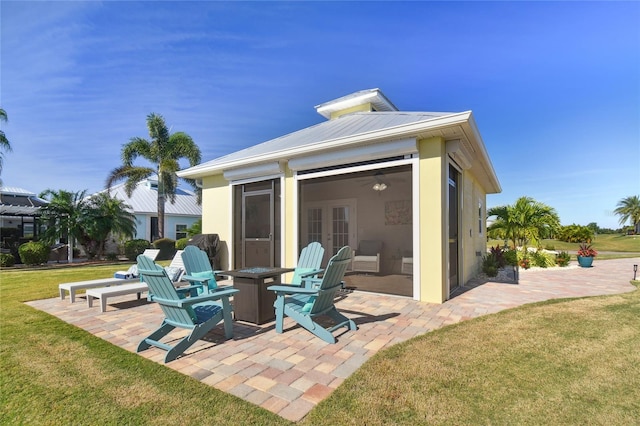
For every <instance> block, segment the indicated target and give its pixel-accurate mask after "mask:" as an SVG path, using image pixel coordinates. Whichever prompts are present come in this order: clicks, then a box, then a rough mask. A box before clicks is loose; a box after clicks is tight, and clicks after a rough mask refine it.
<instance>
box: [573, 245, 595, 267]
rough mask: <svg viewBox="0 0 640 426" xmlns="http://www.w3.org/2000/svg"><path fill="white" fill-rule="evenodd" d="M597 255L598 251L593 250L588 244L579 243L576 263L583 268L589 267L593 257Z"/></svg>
mask: <svg viewBox="0 0 640 426" xmlns="http://www.w3.org/2000/svg"><path fill="white" fill-rule="evenodd" d="M597 255H598V252H597V251H595V250H594V249H593V248H592V247H591V245H590V244H587V243H582V244H580V249H579V250H578V263H579V264H580V266H582V267H583V268H589V267H591V264H592V263H593V258H594V257H596V256H597Z"/></svg>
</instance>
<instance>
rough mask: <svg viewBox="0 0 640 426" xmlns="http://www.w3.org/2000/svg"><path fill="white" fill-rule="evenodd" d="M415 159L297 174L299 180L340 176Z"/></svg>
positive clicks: (393, 165) (399, 164)
mask: <svg viewBox="0 0 640 426" xmlns="http://www.w3.org/2000/svg"><path fill="white" fill-rule="evenodd" d="M413 161H414V159H413V158H405V159H402V160H393V161H384V162H380V163H371V164H363V165H361V166H352V167H344V168H342V169H333V170H323V171H321V172H313V173H305V174H303V175H298V174H296V176H297V179H299V180H306V179H316V178H321V177H327V176H339V175H346V174H350V173H357V172H364V171H368V170H380V169H386V168H389V167H396V166H404V165H407V164H412V162H413Z"/></svg>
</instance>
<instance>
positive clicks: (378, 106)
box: [315, 89, 398, 120]
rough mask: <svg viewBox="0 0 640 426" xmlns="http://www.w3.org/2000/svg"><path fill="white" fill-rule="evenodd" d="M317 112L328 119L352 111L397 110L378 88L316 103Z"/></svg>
mask: <svg viewBox="0 0 640 426" xmlns="http://www.w3.org/2000/svg"><path fill="white" fill-rule="evenodd" d="M315 108H316V111H317V112H318V114H320V115H322V116H323V117H325V118H328V119H330V120H332V119H335V118H338V117H340V116H342V115H345V114H348V113H352V112H363V111H364V112H372V111H398V108H396V106H395V105H394V104H393V103H392V102H391V101H390V100H389V99H388V98H387V97H386V96H385V95H384V94H383V93H382V91H381V90H380V89H367V90H360V91H358V92H354V93H351V94H349V95H346V96H342V97H340V98H337V99H334V100H331V101H328V102H325V103H322V104H320V105H316V107H315Z"/></svg>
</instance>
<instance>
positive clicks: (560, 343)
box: [0, 265, 640, 425]
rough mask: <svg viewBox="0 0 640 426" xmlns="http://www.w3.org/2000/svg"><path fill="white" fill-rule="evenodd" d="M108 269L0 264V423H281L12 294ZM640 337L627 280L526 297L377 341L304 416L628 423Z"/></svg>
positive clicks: (637, 381)
mask: <svg viewBox="0 0 640 426" xmlns="http://www.w3.org/2000/svg"><path fill="white" fill-rule="evenodd" d="M112 271H113V265H110V266H94V267H74V268H64V269H49V270H37V271H21V270H8V271H7V270H4V271H0V385H1V386H2V388H1V392H0V401H1V408H0V410H1V411H0V424H51V425H53V424H55V425H58V424H114V425H115V424H118V425H120V424H189V423H191V424H220V425H226V424H238V425H244V424H258V425H271V424H274V425H279V424H290V423H289V422H287V421H286V420H283V419H282V418H280V417H278V416H276V415H274V414H272V413H270V412H268V411H266V410H263V409H261V408H259V407H257V406H255V405H252V404H250V403H248V402H245V401H243V400H241V399H239V398H236V397H234V396H232V395H229V394H226V393H223V392H220V391H218V390H216V389H214V388H212V387H210V386H207V385H204V384H202V383H200V382H198V381H197V380H195V379H192V378H190V377H186V376H184V375H182V374H180V373H177V372H175V371H173V370H171V369H169V368H167V367H165V366H163V365H160V364H156V363H154V362H152V361H149V360H147V359H145V358H142V357H139V356H137V355H136V354H133V353H130V352H128V351H125V350H123V349H120V348H119V347H116V346H113V345H111V344H110V343H107V342H105V341H103V340H101V339H99V338H97V337H95V336H93V335H91V334H90V333H87V332H85V331H84V330H81V329H79V328H76V327H74V326H71V325H68V324H66V323H64V322H62V321H60V320H58V319H57V318H55V317H53V316H51V315H48V314H45V313H43V312H40V311H37V310H35V309H32V308H30V307H28V306H26V305H24V304H23V302H24V301H26V300H32V299H40V298H49V297H56V296H57V294H58V292H57V284H58V283H60V282H62V281H75V280H82V279H89V278H98V277H104V276H108V275H109V274H110V273H111V272H112ZM636 284H640V283H636ZM639 347H640V292H638V291H635V292H632V293H628V294H622V295H616V296H608V297H595V298H586V299H577V300H570V301H556V302H553V301H552V302H545V303H540V304H535V305H530V306H526V307H522V308H518V309H514V310H509V311H504V312H501V313H499V314H495V315H489V316H485V317H481V318H477V319H474V320H470V321H465V322H462V323H459V324H456V325H454V326H450V327H446V328H443V329H441V330H438V331H435V332H432V333H428V334H426V335H424V336H421V337H418V338H416V339H413V340H411V341H408V342H405V343H403V344H400V345H397V346H395V347H393V348H390V349H389V350H386V351H383V352H380V353H378V354H377V355H376V356H375V357H373V358H372V359H371V360H370V361H369V362H367V363H366V364H365V365H364V366H363V367H362V368H361V369H360V370H358V371H357V372H356V373H355V374H354V375H353V376H351V377H350V378H348V379H347V380H346V381H345V382H344V383H343V385H342V386H340V387H339V388H338V389H337V390H336V391H335V392H334V393H333V394H332V395H331V396H330V397H329V398H328V399H326V400H325V401H323V402H322V403H321V404H320V405H318V407H316V408H315V409H314V410H313V411H312V412H311V413H310V414H309V416H307V417H306V418H305V419H304V420H303V421H302V422H301V424H305V425H341V424H353V425H356V424H357V425H362V424H367V425H388V424H407V425H414V424H594V423H595V424H633V423H636V422H637V419H638V413H640V392H639V391H638V389H640V367H639V366H640V351H638V348H639Z"/></svg>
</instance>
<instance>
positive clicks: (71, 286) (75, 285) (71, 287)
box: [58, 249, 160, 303]
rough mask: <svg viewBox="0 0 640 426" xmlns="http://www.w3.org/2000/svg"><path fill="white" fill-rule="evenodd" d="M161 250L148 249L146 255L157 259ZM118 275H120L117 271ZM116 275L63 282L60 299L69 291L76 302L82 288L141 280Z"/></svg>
mask: <svg viewBox="0 0 640 426" xmlns="http://www.w3.org/2000/svg"><path fill="white" fill-rule="evenodd" d="M159 252H160V250H156V249H147V250H145V251H144V253H143V254H144V255H145V256H147V255H148V257H151V258H152V259H155V258H156V256H157V255H158V253H159ZM116 274H117V275H120V274H119V273H118V272H116ZM126 275H129V274H127V273H126V272H125V273H124V274H123V275H122V276H123V277H124V276H126ZM123 277H116V276H114V277H113V278H99V279H96V280H87V281H76V282H70V283H62V284H58V290H59V291H60V300H64V297H65V295H66V293H67V292H68V293H69V300H70V301H71V303H75V301H76V292H77V291H78V290H82V289H90V288H99V287H110V286H114V285H122V284H131V283H136V282H139V281H140V280H139V279H138V278H137V276H136V277H134V276H130V277H127V278H123Z"/></svg>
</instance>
